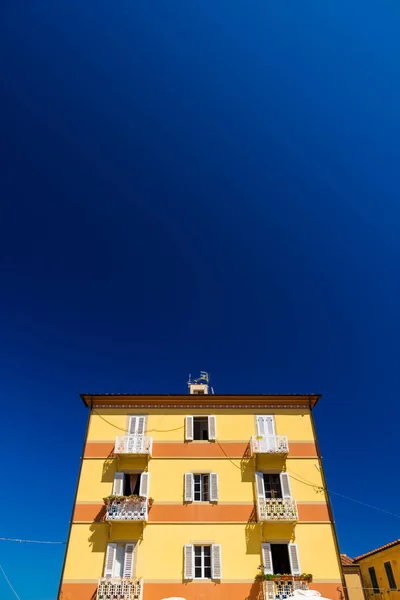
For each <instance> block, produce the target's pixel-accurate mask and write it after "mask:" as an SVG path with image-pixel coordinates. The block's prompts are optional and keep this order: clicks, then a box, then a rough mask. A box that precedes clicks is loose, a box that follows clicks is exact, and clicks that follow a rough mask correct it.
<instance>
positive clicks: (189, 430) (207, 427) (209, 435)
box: [185, 416, 217, 442]
mask: <svg viewBox="0 0 400 600" xmlns="http://www.w3.org/2000/svg"><path fill="white" fill-rule="evenodd" d="M216 439H217V420H216V417H214V416H208V417H207V416H198V417H186V418H185V440H186V441H187V442H190V441H192V440H201V441H206V440H209V441H214V440H216Z"/></svg>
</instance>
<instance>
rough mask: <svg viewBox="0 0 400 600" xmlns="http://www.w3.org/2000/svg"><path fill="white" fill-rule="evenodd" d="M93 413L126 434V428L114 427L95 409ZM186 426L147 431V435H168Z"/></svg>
mask: <svg viewBox="0 0 400 600" xmlns="http://www.w3.org/2000/svg"><path fill="white" fill-rule="evenodd" d="M93 412H94V413H95V414H96V415H98V416H99V417H100V419H103V421H105V422H106V423H108V425H111V427H114V428H115V429H118V430H119V431H123V432H124V433H126V427H123V428H122V427H118V425H114V423H111V422H110V421H107V419H105V418H104V417H103V415H101V414H100V413H98V412H97V410H95V409H93ZM184 427H185V426H184V425H181V426H180V427H175V428H174V429H146V433H152V432H153V431H155V432H156V433H168V432H169V431H178V430H179V429H184Z"/></svg>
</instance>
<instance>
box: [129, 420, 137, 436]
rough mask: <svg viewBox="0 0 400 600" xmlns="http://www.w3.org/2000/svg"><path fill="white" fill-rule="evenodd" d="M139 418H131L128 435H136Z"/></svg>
mask: <svg viewBox="0 0 400 600" xmlns="http://www.w3.org/2000/svg"><path fill="white" fill-rule="evenodd" d="M136 426H137V417H129V429H128V433H129V434H130V435H134V434H135V433H136Z"/></svg>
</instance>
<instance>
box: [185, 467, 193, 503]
mask: <svg viewBox="0 0 400 600" xmlns="http://www.w3.org/2000/svg"><path fill="white" fill-rule="evenodd" d="M193 498H194V477H193V473H185V502H193Z"/></svg>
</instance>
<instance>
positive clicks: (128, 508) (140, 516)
mask: <svg viewBox="0 0 400 600" xmlns="http://www.w3.org/2000/svg"><path fill="white" fill-rule="evenodd" d="M147 515H148V499H147V498H140V497H139V498H131V497H129V496H119V497H118V496H117V497H115V498H109V499H108V500H106V516H105V520H106V521H147Z"/></svg>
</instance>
